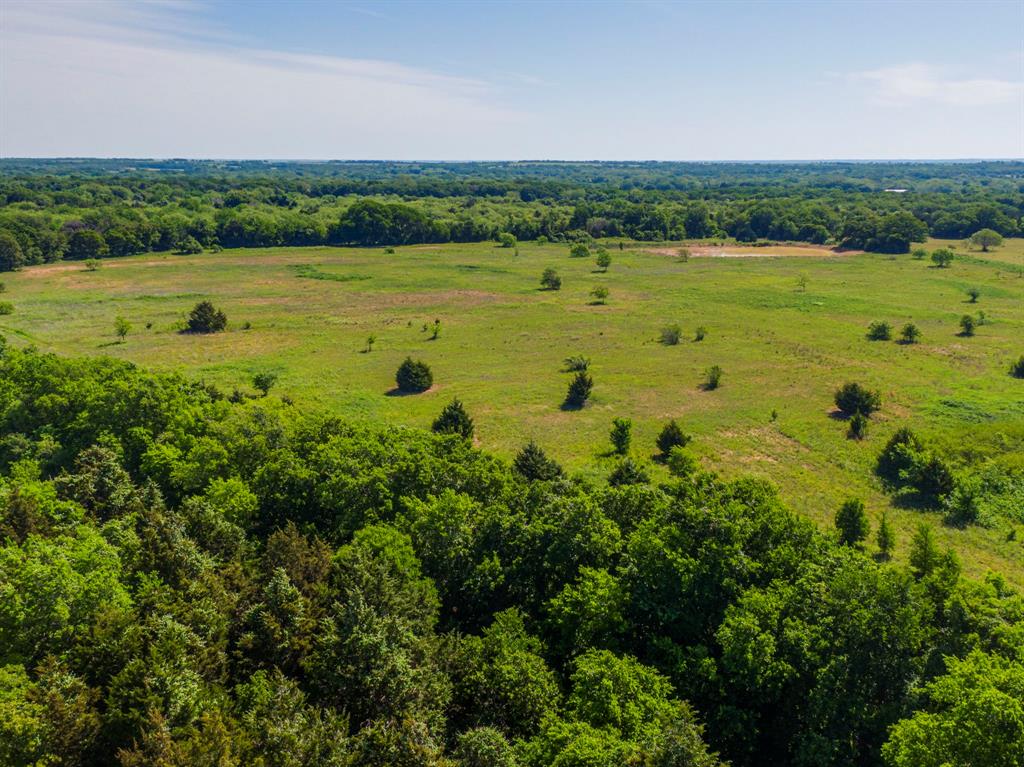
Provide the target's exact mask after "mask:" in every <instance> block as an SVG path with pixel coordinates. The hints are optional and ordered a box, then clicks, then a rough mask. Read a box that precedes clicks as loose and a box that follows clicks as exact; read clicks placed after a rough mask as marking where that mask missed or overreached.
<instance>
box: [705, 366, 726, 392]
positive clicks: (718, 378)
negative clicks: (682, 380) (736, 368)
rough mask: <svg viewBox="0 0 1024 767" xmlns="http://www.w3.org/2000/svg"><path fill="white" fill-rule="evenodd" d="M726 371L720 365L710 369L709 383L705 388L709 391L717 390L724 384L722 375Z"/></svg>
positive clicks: (708, 373)
mask: <svg viewBox="0 0 1024 767" xmlns="http://www.w3.org/2000/svg"><path fill="white" fill-rule="evenodd" d="M723 372H724V371H723V370H722V368H720V367H719V366H718V365H712V366H711V367H709V368H708V372H707V381H706V382H705V383H704V388H705V389H707V390H708V391H712V390H714V389H717V388H718V387H719V386H720V385H721V383H722V373H723Z"/></svg>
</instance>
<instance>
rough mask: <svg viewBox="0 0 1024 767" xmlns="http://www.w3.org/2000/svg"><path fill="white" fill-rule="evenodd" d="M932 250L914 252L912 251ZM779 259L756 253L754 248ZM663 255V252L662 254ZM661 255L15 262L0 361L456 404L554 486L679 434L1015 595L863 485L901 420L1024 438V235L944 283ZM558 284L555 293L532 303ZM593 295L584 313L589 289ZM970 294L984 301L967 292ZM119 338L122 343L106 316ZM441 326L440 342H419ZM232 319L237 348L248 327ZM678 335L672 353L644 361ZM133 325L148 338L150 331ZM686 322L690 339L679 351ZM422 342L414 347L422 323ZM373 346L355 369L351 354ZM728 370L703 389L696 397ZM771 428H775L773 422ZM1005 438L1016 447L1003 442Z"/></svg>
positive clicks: (996, 561)
mask: <svg viewBox="0 0 1024 767" xmlns="http://www.w3.org/2000/svg"><path fill="white" fill-rule="evenodd" d="M940 244H948V243H930V244H929V247H938V246H939V245H940ZM757 250H759V251H763V252H764V253H765V255H774V254H773V253H772V251H771V249H757ZM657 251H661V252H657ZM674 252H675V246H673V245H671V244H668V245H666V246H664V247H660V246H659V247H658V248H651V247H647V246H641V245H630V246H628V247H626V248H625V249H624V250H619V249H618V248H617V247H614V246H613V247H612V249H611V255H612V264H611V267H610V268H609V269H608V271H607V272H606V273H604V272H601V271H600V270H598V269H597V268H596V266H595V264H594V262H593V260H587V259H574V258H570V257H569V255H568V248H567V247H566V246H563V245H537V244H534V243H521V244H520V245H519V248H518V253H519V255H514V252H513V251H512V250H510V249H505V248H498V247H495V246H494V245H493V244H489V243H483V244H467V245H443V246H429V245H425V246H410V247H399V248H396V252H395V253H393V254H388V253H385V252H384V250H383V249H346V248H299V249H266V250H262V249H261V250H231V251H224V252H221V253H218V254H201V255H195V256H175V255H170V254H147V255H142V256H136V257H132V258H125V259H110V260H105V261H103V262H102V265H101V267H100V268H99V269H98V270H97V271H95V272H90V271H86V270H85V268H84V266H83V265H82V264H78V263H61V264H53V265H46V266H40V267H32V268H29V269H26V270H24V271H22V272H18V273H13V274H8V275H5V280H4V281H5V282H6V284H7V294H6V295H5V299H6V300H10V301H11V302H13V303H14V305H15V312H14V314H12V315H9V316H5V317H2V318H0V332H2V333H4V334H5V335H7V337H8V340H9V341H10V342H11V343H16V344H26V343H33V344H35V345H36V346H37V347H38V348H39V349H41V350H45V351H55V352H58V353H61V354H90V355H95V354H108V355H111V356H115V357H121V358H124V359H129V360H132V361H134V362H137V363H140V364H143V365H148V366H152V367H156V368H162V369H173V370H182V371H184V372H186V373H189V374H192V375H196V376H200V377H203V378H205V379H206V380H209V381H211V382H214V383H217V384H219V385H221V386H223V387H224V388H226V389H228V390H230V389H232V388H235V387H238V388H249V387H250V379H251V376H252V374H254V373H256V372H260V371H263V370H270V371H274V372H276V373H278V374H279V376H280V378H279V380H278V384H277V387H276V388H275V390H274V394H288V395H289V396H291V397H292V398H293V399H295V400H298V401H306V402H308V403H317V404H318V405H320V406H323V407H328V408H330V409H331V410H333V411H335V412H338V413H340V414H342V415H345V416H348V417H350V418H353V419H358V420H367V421H383V422H388V423H395V424H407V425H412V426H419V427H427V426H429V424H430V423H431V421H432V420H433V418H434V417H435V416H436V415H437V413H438V412H439V411H440V410H441V408H442V407H443V406H444V405H445V404H446V403H447V402H448V401H449V400H450V399H451V398H452V397H458V398H459V399H461V400H462V401H463V403H465V405H466V407H467V409H468V410H469V412H470V413H471V414H472V416H473V418H474V419H475V421H476V424H477V438H478V441H479V444H480V445H481V446H482V447H484V448H487V449H489V450H492V451H495V452H497V453H500V454H503V455H506V456H512V455H513V454H514V453H515V451H516V450H517V449H518V448H519V447H520V446H521V445H522V444H523V443H524V442H526V441H527V440H529V439H535V440H536V441H537V442H538V443H539V444H541V445H542V446H543V447H544V448H545V449H546V450H547V451H549V452H550V454H551V455H552V456H554V457H555V458H557V459H558V460H559V461H561V462H562V463H563V464H564V465H566V466H567V467H568V468H570V469H571V470H574V471H577V472H580V473H583V474H586V475H591V476H594V477H601V476H604V475H605V474H606V473H607V472H608V471H609V470H610V468H611V466H612V465H613V461H614V459H613V458H612V457H611V456H610V454H609V450H610V444H609V442H608V431H609V429H610V428H611V422H612V419H613V418H614V417H616V416H623V417H628V418H631V419H632V420H633V423H634V439H633V452H634V453H635V454H636V455H637V456H639V457H643V458H647V457H650V456H651V455H652V454H653V453H654V439H655V436H656V435H657V432H658V430H659V429H660V428H661V426H662V424H663V423H664V422H665V421H666V420H668V419H669V418H676V419H678V420H679V421H680V423H681V424H682V425H683V427H684V429H685V430H686V431H688V432H690V433H692V434H693V435H694V436H695V440H694V444H693V449H694V450H695V452H696V453H697V454H698V455H699V456H700V458H701V461H702V463H703V464H704V465H705V466H706V467H708V468H712V469H715V470H718V471H721V472H723V473H724V474H726V475H729V476H733V475H741V474H753V475H757V476H762V477H766V478H769V479H771V480H772V481H773V482H775V483H776V484H777V485H778V486H779V488H780V490H781V492H782V495H783V497H784V498H785V499H786V500H787V502H788V503H789V504H790V505H791V506H792V507H793V508H794V509H796V510H798V511H800V512H801V513H804V514H806V515H808V516H809V517H811V518H812V519H814V520H815V521H817V522H818V523H820V524H821V525H822V526H830V525H831V523H832V517H833V514H834V512H835V510H836V509H837V508H838V506H839V505H840V504H841V503H842V501H843V500H844V499H845V498H846V497H848V496H851V495H853V496H859V497H861V498H863V499H864V500H865V502H866V503H867V505H868V508H869V512H870V513H871V515H872V518H873V520H874V521H875V522H876V523H877V519H878V516H879V515H880V513H881V511H882V509H884V508H889V509H890V514H891V517H892V519H893V521H894V524H896V526H897V528H898V531H899V540H898V544H899V548H898V550H897V553H898V556H900V555H902V554H905V552H906V549H907V546H908V544H909V540H910V536H911V534H912V532H913V528H914V526H915V525H916V524H917V522H918V521H920V520H921V519H923V518H924V519H929V520H931V521H933V522H935V523H936V525H937V526H938V527H939V529H938V533H939V537H940V539H941V541H942V543H944V544H945V545H949V546H954V547H955V548H956V549H957V550H959V551H960V552H961V554H962V557H963V561H964V566H965V570H966V571H967V572H969V573H971V574H973V575H979V574H981V573H983V572H984V571H985V570H986V569H989V568H993V569H999V570H1001V571H1003V572H1004V573H1006V574H1007V576H1008V577H1009V578H1010V579H1011V580H1012V581H1014V582H1015V583H1017V584H1018V585H1024V564H1022V552H1024V549H1022V544H1021V542H1020V541H1019V540H1017V541H1009V540H1007V536H1006V531H1005V530H986V529H982V528H977V527H975V528H969V529H967V530H956V529H952V528H946V527H942V526H941V525H939V522H940V520H939V517H938V515H925V514H922V512H918V511H912V510H905V509H898V508H897V509H893V508H891V507H890V504H889V499H888V497H887V496H886V495H885V494H884V493H883V491H882V488H881V487H880V485H879V484H878V482H877V481H876V479H875V478H874V476H873V474H872V466H873V464H874V460H875V457H876V456H877V454H878V451H879V450H880V449H881V446H882V445H883V444H884V442H885V441H886V440H887V439H888V437H889V435H890V434H891V433H892V431H893V430H894V429H895V428H896V427H897V426H898V425H904V424H906V425H910V426H911V427H913V428H915V429H917V430H919V431H920V432H921V433H923V434H925V435H934V436H936V437H938V438H941V439H943V440H945V441H947V442H951V443H953V444H955V443H957V442H959V441H963V440H970V439H995V438H997V437H998V435H999V434H1001V433H1005V434H1007V435H1010V437H1009V444H1011V445H1017V446H1018V447H1019V446H1020V444H1021V442H1020V440H1021V439H1024V438H1022V435H1024V383H1022V382H1021V381H1020V380H1017V379H1013V378H1011V377H1010V376H1009V375H1008V374H1007V370H1008V367H1009V364H1010V361H1011V359H1016V358H1017V357H1019V356H1020V355H1021V354H1024V240H1008V241H1007V242H1006V244H1005V245H1004V246H1002V247H1001V248H999V249H997V250H995V251H993V252H992V253H981V252H980V251H976V250H972V251H967V250H966V249H965V248H964V246H963V245H962V244H960V245H958V249H957V251H956V253H957V260H955V261H954V262H953V265H952V266H951V267H950V268H948V269H938V268H936V267H935V266H934V265H933V264H931V262H930V261H928V260H923V261H922V260H915V259H913V258H912V257H911V256H909V255H904V256H895V257H894V256H884V255H875V254H853V255H835V254H822V255H820V256H819V255H807V254H806V253H804V252H802V251H801V254H800V255H792V254H790V253H789V252H788V251H781V252H782V253H783V254H784V255H782V256H777V255H776V257H771V258H761V257H757V256H756V255H755V256H752V257H747V258H714V257H710V258H691V259H690V260H688V261H682V260H680V259H678V258H676V257H675V256H674V255H672V254H673V253H674ZM546 267H553V268H554V269H556V270H557V271H558V273H559V275H560V276H561V278H562V289H561V290H559V291H546V290H542V289H541V286H540V277H541V273H542V272H543V270H544V269H545V268H546ZM597 286H604V287H606V288H607V289H608V290H609V293H610V295H609V297H608V299H607V302H606V303H605V304H604V305H593V304H592V297H591V295H590V294H591V290H592V289H593V288H595V287H597ZM971 287H976V288H978V289H979V291H980V298H979V300H978V302H977V303H976V304H975V303H969V299H968V296H967V294H966V291H967V289H968V288H971ZM203 298H209V299H211V300H212V301H213V302H214V303H215V304H216V305H217V306H218V307H219V308H222V309H223V310H224V311H225V312H226V313H227V315H228V318H229V329H228V332H226V333H222V334H217V335H212V336H189V335H181V334H179V333H178V332H177V330H178V328H179V327H180V323H181V321H182V319H183V318H184V316H185V315H186V314H187V312H188V311H189V310H190V309H191V308H192V306H193V305H194V304H195V303H196V302H197V301H199V300H202V299H203ZM979 311H982V312H984V313H985V317H986V322H985V324H982V325H980V326H979V327H978V329H977V332H976V335H975V336H974V337H971V338H965V337H961V336H959V335H958V331H959V326H958V322H959V319H960V317H961V316H962V315H964V314H968V313H970V314H974V315H976V314H977V312H979ZM118 316H122V317H125V318H126V319H128V320H129V322H131V324H132V330H131V332H130V333H129V334H128V336H127V338H126V340H125V341H124V343H118V342H117V337H116V335H115V333H114V319H115V317H118ZM435 320H440V322H441V331H440V334H439V337H438V338H437V339H436V340H431V335H432V331H431V330H430V328H431V327H432V326H433V324H434V322H435ZM875 320H885V321H887V322H889V323H890V324H891V325H892V327H893V329H894V338H895V337H898V335H899V330H900V329H901V328H902V326H903V325H904V324H906V323H908V322H912V323H914V324H915V325H916V326H917V327H918V328H919V329H920V331H921V334H922V335H921V340H920V343H918V344H914V345H901V344H899V343H896V342H895V341H889V342H884V341H868V340H867V339H866V338H865V333H866V331H867V327H868V324H869V323H871V322H872V321H875ZM246 323H249V325H250V328H249V329H243V327H244V325H245V324H246ZM673 324H678V325H679V326H680V327H681V328H682V340H681V342H680V343H679V344H678V345H665V344H662V343H661V342H660V335H661V330H662V329H663V328H664V327H666V326H669V325H673ZM147 326H148V327H147ZM698 326H703V327H705V328H706V329H707V335H706V337H705V338H704V340H702V341H699V342H698V341H695V340H694V334H695V331H696V329H697V327H698ZM425 327H426V328H427V329H426V330H425V329H424V328H425ZM371 335H372V336H374V337H375V339H376V340H375V343H374V345H373V350H372V351H371V352H369V353H365V352H364V349H365V347H366V340H367V338H368V337H369V336H371ZM409 355H411V356H413V357H414V358H417V359H422V360H424V361H426V362H427V363H429V364H430V366H431V367H432V368H433V372H434V380H435V386H434V388H433V389H431V390H430V391H428V392H426V393H424V394H421V395H418V396H413V397H388V396H385V394H386V392H387V391H388V390H390V389H391V388H392V387H393V386H394V373H395V370H396V368H397V367H398V365H399V363H400V362H401V361H402V360H403V359H404V358H405V357H406V356H409ZM570 355H583V356H586V357H589V358H590V359H591V363H592V364H591V373H592V375H593V377H594V381H595V386H594V393H593V397H592V399H591V401H590V403H588V405H587V407H586V408H584V409H583V410H581V411H577V412H566V411H563V410H561V409H560V407H559V406H560V404H561V402H562V400H563V398H564V395H565V390H566V386H567V385H568V382H569V378H570V376H569V375H567V374H565V373H563V372H561V369H562V362H563V359H564V358H565V357H567V356H570ZM712 365H719V366H721V368H722V369H723V371H724V374H723V377H722V384H721V386H720V388H718V389H717V390H715V391H704V390H703V389H702V388H701V384H702V383H703V382H704V380H705V374H706V371H707V369H708V368H709V367H711V366H712ZM846 381H858V382H860V383H863V384H865V385H867V386H870V387H872V388H877V389H879V390H880V391H881V393H882V401H883V407H882V410H881V412H880V413H878V414H877V415H876V416H875V417H874V418H873V419H872V423H871V426H870V430H869V433H868V437H867V439H865V440H863V441H859V442H858V441H854V440H849V439H847V438H846V424H845V423H843V422H842V421H840V420H837V419H835V418H834V417H832V410H833V404H832V395H833V392H834V391H835V389H836V388H837V387H838V386H840V385H841V384H842V383H844V382H846ZM773 411H775V412H776V414H777V417H776V419H775V420H772V417H771V414H772V412H773ZM1014 440H1018V441H1016V442H1014Z"/></svg>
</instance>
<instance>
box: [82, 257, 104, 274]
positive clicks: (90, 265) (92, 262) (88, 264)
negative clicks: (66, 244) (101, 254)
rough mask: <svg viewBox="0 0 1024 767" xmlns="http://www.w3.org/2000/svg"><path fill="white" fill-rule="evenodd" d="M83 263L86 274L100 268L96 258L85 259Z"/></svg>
mask: <svg viewBox="0 0 1024 767" xmlns="http://www.w3.org/2000/svg"><path fill="white" fill-rule="evenodd" d="M84 263H85V271H87V272H95V271H96V270H98V269H99V268H100V266H101V264H100V260H99V259H98V258H87V259H85V262H84Z"/></svg>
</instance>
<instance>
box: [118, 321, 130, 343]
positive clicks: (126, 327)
mask: <svg viewBox="0 0 1024 767" xmlns="http://www.w3.org/2000/svg"><path fill="white" fill-rule="evenodd" d="M131 329H132V324H131V323H130V322H129V321H128V320H126V319H125V318H124V317H117V318H115V319H114V332H115V333H116V334H117V337H118V338H120V339H121V340H122V341H124V339H125V336H127V335H128V334H129V333H130V332H131Z"/></svg>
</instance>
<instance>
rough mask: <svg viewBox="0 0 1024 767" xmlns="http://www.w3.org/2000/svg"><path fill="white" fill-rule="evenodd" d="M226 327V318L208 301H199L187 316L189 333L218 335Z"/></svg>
mask: <svg viewBox="0 0 1024 767" xmlns="http://www.w3.org/2000/svg"><path fill="white" fill-rule="evenodd" d="M227 325H228V318H227V316H226V315H225V314H224V312H222V311H220V310H219V309H217V308H215V307H214V305H213V304H212V303H210V302H209V301H200V302H199V303H198V304H196V305H195V306H194V307H193V308H192V312H191V313H190V314H189V316H188V332H189V333H219V332H220V331H222V330H224V328H226V327H227Z"/></svg>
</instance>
